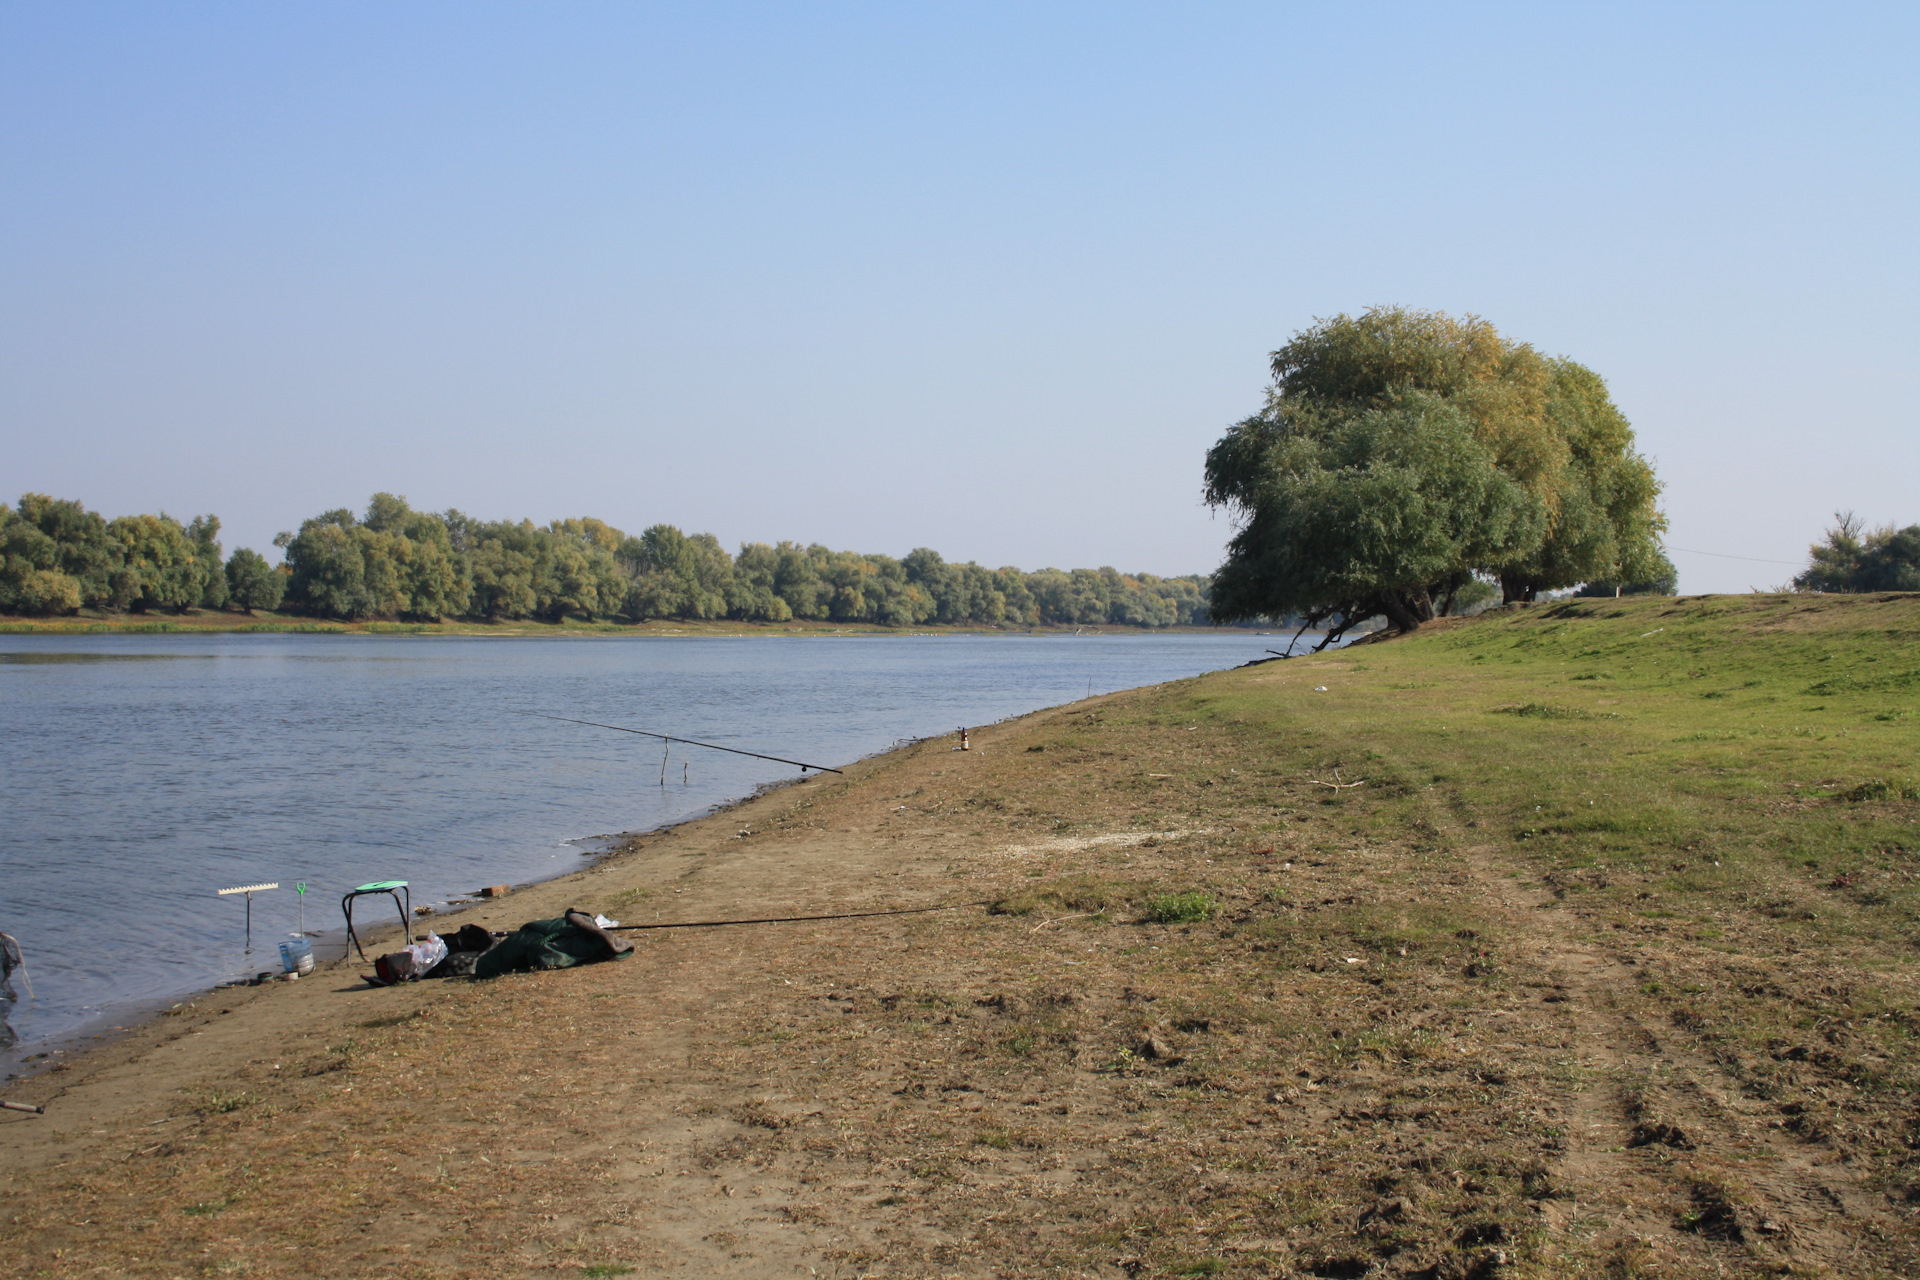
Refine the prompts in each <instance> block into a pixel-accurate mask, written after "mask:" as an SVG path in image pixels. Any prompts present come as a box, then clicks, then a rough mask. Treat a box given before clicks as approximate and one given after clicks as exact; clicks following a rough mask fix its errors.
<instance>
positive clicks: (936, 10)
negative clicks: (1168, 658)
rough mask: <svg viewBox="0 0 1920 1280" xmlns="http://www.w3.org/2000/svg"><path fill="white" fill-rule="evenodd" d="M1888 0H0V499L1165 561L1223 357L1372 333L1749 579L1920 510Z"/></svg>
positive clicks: (1778, 576) (1254, 362) (986, 557)
mask: <svg viewBox="0 0 1920 1280" xmlns="http://www.w3.org/2000/svg"><path fill="white" fill-rule="evenodd" d="M1916 15H1920V10H1916V9H1914V8H1913V7H1912V6H1894V5H1885V6H1871V5H1861V6H1848V5H1834V4H1824V5H1818V6H1814V5H1807V6H1791V7H1789V6H1768V5H1755V4H1742V5H1670V4H1662V5H1646V6H1634V5H1621V4H1608V5H1591V6H1582V5H1552V6H1546V5H1511V6H1477V5H1451V6H1441V5H1427V4H1422V5H1405V6H1399V5H1340V6H1329V5H1282V4H1270V5H1257V6H1256V5H1244V6H1242V5H1203V4H1179V5H1171V4H1170V5H1160V6H1153V5H1116V4H1102V5H1047V6H1038V5H993V4H982V3H968V4H955V5H939V4H892V5H861V4H834V5H826V4H819V5H791V4H788V5H764V6H763V5H744V4H736V5H722V4H700V5H682V6H670V5H637V4H629V5H609V4H584V3H582V4H570V5H533V4H524V5H487V4H475V3H465V4H458V5H438V4H355V3H331V4H325V5H317V4H298V3H289V4H275V5H257V4H234V5H221V4H190V3H180V4H169V5H150V4H146V5H115V4H89V3H61V4H53V3H27V2H16V3H13V4H9V5H6V6H4V7H0V175H3V176H4V181H0V491H4V494H5V495H6V496H12V495H14V494H17V493H19V492H21V491H24V490H29V489H31V490H38V491H48V492H54V493H58V494H61V495H64V496H72V497H79V498H81V499H82V500H84V501H85V502H87V503H88V505H90V506H93V507H95V508H97V509H100V510H103V511H105V512H107V513H108V514H120V513H124V512H130V511H138V510H158V509H165V510H167V511H169V512H171V513H173V514H175V515H178V516H180V517H182V518H185V517H187V516H190V515H193V514H196V513H199V512H202V511H212V512H216V513H218V514H219V515H220V516H221V517H222V518H223V519H224V520H225V522H226V528H227V544H228V546H229V547H230V548H231V547H233V546H238V545H252V546H255V547H260V548H263V549H266V544H267V543H268V542H269V540H270V539H271V538H272V536H273V534H274V533H275V532H277V531H279V530H281V529H287V528H292V527H294V526H295V525H297V523H298V521H299V520H300V518H301V517H303V516H306V515H311V514H313V513H316V512H318V511H320V510H323V509H326V508H329V507H335V506H343V505H344V506H352V507H356V508H358V507H361V506H364V504H365V502H366V499H367V497H368V496H369V495H370V494H371V493H373V492H374V491H376V490H381V489H385V490H391V491H395V492H399V493H404V494H406V495H407V496H408V497H409V498H410V499H411V500H412V501H413V502H414V503H415V505H417V506H423V507H429V508H434V509H441V508H445V507H448V506H459V507H461V508H462V509H464V510H467V511H469V512H470V513H472V514H475V515H480V516H486V517H505V516H512V517H520V516H531V517H532V518H534V519H535V520H539V521H545V520H550V519H554V518H558V517H562V516H569V515H583V514H591V515H598V516H600V517H602V518H604V519H607V520H610V521H612V522H613V523H615V524H618V525H621V526H622V527H625V528H627V529H629V530H634V531H637V530H639V529H641V528H644V527H645V526H646V525H648V524H651V523H654V522H656V521H662V520H664V521H670V522H672V523H675V524H678V525H680V526H682V527H683V528H686V529H688V530H710V531H712V532H714V533H716V534H717V535H719V537H720V538H721V539H722V541H723V542H726V543H727V544H729V545H733V544H736V543H738V542H741V541H745V540H756V541H758V540H767V541H771V540H775V539H780V538H795V539H800V540H803V541H820V542H826V543H829V544H831V545H833V546H836V547H852V548H857V549H861V550H868V551H887V552H891V553H893V554H896V555H898V554H904V553H905V552H906V551H907V550H909V549H911V548H913V547H915V546H921V545H926V546H932V547H935V548H937V549H939V550H940V551H942V552H943V553H945V554H946V555H948V556H949V557H951V558H955V559H978V560H981V561H984V562H987V563H990V564H1005V563H1013V564H1018V565H1021V566H1023V567H1027V568H1034V567H1038V566H1040V565H1043V564H1055V565H1062V566H1070V565H1098V564H1113V565H1116V566H1118V567H1121V568H1123V569H1144V570H1149V571H1153V572H1159V573H1179V572H1191V571H1195V570H1208V569H1211V568H1212V567H1214V566H1215V565H1216V564H1217V563H1218V561H1219V558H1220V553H1221V546H1222V544H1223V543H1224V541H1225V539H1226V537H1227V535H1228V533H1229V529H1228V526H1227V524H1226V522H1225V520H1224V519H1222V518H1219V517H1216V516H1214V515H1212V514H1211V513H1209V512H1208V511H1207V510H1206V508H1205V507H1204V506H1203V505H1202V504H1201V502H1200V498H1199V490H1200V466H1201V460H1202V455H1203V454H1204V452H1205V450H1206V448H1207V446H1208V445H1209V444H1210V443H1211V442H1212V441H1213V440H1214V439H1216V438H1217V437H1218V436H1219V434H1220V432H1221V431H1222V430H1224V429H1225V428H1226V427H1227V426H1228V425H1229V424H1231V423H1232V422H1233V421H1235V420H1236V419H1238V418H1240V417H1242V416H1244V415H1245V414H1246V413H1248V412H1250V411H1252V410H1253V409H1254V408H1256V407H1257V406H1258V404H1259V403H1260V398H1261V392H1262V388H1263V386H1264V385H1265V381H1266V354H1267V352H1269V351H1270V350H1272V349H1273V348H1274V347H1276V346H1278V345H1280V344H1281V343H1282V342H1284V341H1285V340H1286V338H1287V336H1288V335H1289V334H1290V333H1292V332H1294V331H1295V330H1297V329H1299V328H1302V327H1304V326H1306V325H1308V324H1310V323H1311V322H1312V320H1313V319H1314V318H1315V317H1316V316H1326V315H1332V314H1335V313H1337V312H1341V311H1354V310H1358V309H1360V308H1363V307H1366V306H1368V305H1370V304H1375V303H1401V304H1406V305H1410V306H1418V307H1432V308H1438V309H1442V310H1447V311H1453V312H1474V313H1478V314H1480V315H1483V316H1486V317H1487V318H1488V319H1490V320H1492V321H1493V322H1494V323H1495V324H1497V325H1499V326H1500V328H1501V329H1502V330H1503V331H1505V332H1507V333H1509V334H1511V335H1514V336H1517V337H1520V338H1523V339H1527V340H1530V341H1532V342H1534V343H1535V344H1536V345H1537V346H1539V347H1541V348H1542V349H1544V350H1547V351H1549V352H1552V353H1555V354H1565V355H1570V356H1573V357H1574V358H1576V359H1578V360H1581V361H1582V362H1584V363H1586V364H1588V365H1590V366H1591V367H1593V368H1594V369H1596V370H1597V371H1599V372H1600V373H1601V374H1602V375H1603V376H1604V377H1606V378H1607V379H1608V381H1609V383H1610V385H1611V386H1612V388H1613V392H1614V395H1615V398H1616V399H1617V400H1618V402H1619V403H1620V404H1621V406H1622V408H1623V409H1624V410H1625V411H1626V413H1627V415H1628V416H1629V417H1630V418H1631V419H1632V420H1633V422H1634V424H1635V426H1636V429H1637V430H1638V432H1639V437H1640V442H1641V446H1642V448H1643V449H1644V451H1645V452H1647V453H1648V454H1649V455H1650V456H1651V457H1653V459H1654V460H1655V462H1656V465H1657V467H1658V470H1659V472H1660V474H1661V476H1662V478H1663V479H1664V480H1665V482H1666V485H1667V491H1666V495H1665V499H1664V502H1665V506H1666V509H1667V510H1668V512H1669V514H1670V516H1671V518H1672V531H1671V534H1670V542H1671V544H1672V545H1673V547H1674V548H1675V551H1674V559H1675V562H1676V563H1677V564H1678V565H1679V566H1680V569H1681V575H1682V576H1681V581H1682V586H1683V589H1685V590H1688V591H1709V590H1717V591H1726V590H1736V591H1737V590H1745V589H1747V588H1748V587H1750V586H1763V587H1764V586H1768V585H1771V584H1773V583H1777V582H1780V581H1782V580H1784V579H1785V578H1786V577H1788V576H1790V575H1791V573H1792V571H1793V564H1792V563H1778V564H1773V563H1766V562H1767V561H1783V562H1798V561H1799V560H1801V559H1802V557H1803V556H1804V551H1805V547H1806V544H1807V543H1808V542H1809V541H1810V540H1812V539H1814V538H1815V537H1817V536H1818V535H1819V533H1820V531H1821V529H1822V527H1823V526H1824V524H1825V523H1826V522H1827V521H1828V520H1829V518H1830V513H1831V512H1832V511H1833V510H1834V509H1835V508H1837V507H1848V508H1852V509H1854V510H1856V511H1858V512H1859V513H1860V514H1861V515H1862V516H1863V517H1865V518H1866V519H1867V520H1868V521H1870V522H1874V523H1878V522H1882V521H1899V522H1900V523H1902V524H1906V523H1911V522H1915V521H1920V483H1916V481H1920V420H1917V418H1920V414H1917V413H1916V410H1917V409H1920V362H1916V360H1915V357H1914V352H1915V350H1916V348H1917V347H1920V343H1917V342H1916V339H1920V303H1917V302H1916V299H1917V298H1920V288H1916V286H1917V285H1920V279H1917V278H1916V277H1920V272H1917V271H1916V249H1915V241H1916V236H1915V231H1916V228H1920V218H1917V217H1916V214H1917V213H1920V207H1917V206H1920V201H1916V170H1917V168H1920V166H1917V164H1916V153H1915V142H1916V132H1917V130H1916V124H1917V123H1920V118H1917V112H1916V107H1917V105H1920V104H1917V102H1916V98H1917V97H1920V94H1917V92H1916V89H1915V81H1916V79H1920V77H1915V76H1914V74H1913V68H1914V67H1915V66H1916V65H1920V56H1917V55H1920V38H1917V37H1920V17H1917V16H1916ZM1681 549H1685V550H1681ZM1700 552H1718V553H1721V554H1722V555H1739V556H1748V557H1755V558H1757V559H1756V560H1753V561H1745V560H1731V559H1720V558H1715V557H1711V556H1707V555H1702V554H1699V553H1700Z"/></svg>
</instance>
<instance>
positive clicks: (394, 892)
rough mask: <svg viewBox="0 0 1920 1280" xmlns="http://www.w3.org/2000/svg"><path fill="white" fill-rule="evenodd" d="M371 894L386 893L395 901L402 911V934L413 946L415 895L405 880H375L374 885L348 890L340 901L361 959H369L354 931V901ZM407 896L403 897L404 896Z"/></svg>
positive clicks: (364, 885)
mask: <svg viewBox="0 0 1920 1280" xmlns="http://www.w3.org/2000/svg"><path fill="white" fill-rule="evenodd" d="M370 893H384V894H386V895H387V896H388V897H390V898H392V899H393V905H394V906H396V907H398V908H399V909H400V932H402V933H404V934H405V935H406V938H407V945H408V946H412V945H413V893H412V891H411V890H409V889H408V888H407V882H406V881H405V880H375V881H374V882H373V883H372V884H363V885H361V886H359V887H358V888H355V889H349V890H347V896H346V897H344V898H342V899H340V910H341V911H342V912H343V913H344V914H345V915H346V917H347V937H348V938H349V939H351V940H352V942H353V949H354V950H355V951H358V952H359V953H360V958H361V959H362V960H365V959H366V958H367V949H366V948H365V947H363V946H361V945H360V935H359V934H357V933H355V932H354V931H353V900H354V899H355V898H363V897H365V896H366V895H367V894H370ZM403 894H404V895H405V896H404V897H402V895H403Z"/></svg>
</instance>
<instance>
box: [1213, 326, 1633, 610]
mask: <svg viewBox="0 0 1920 1280" xmlns="http://www.w3.org/2000/svg"><path fill="white" fill-rule="evenodd" d="M1273 375H1274V381H1273V385H1272V387H1271V388H1270V390H1269V392H1268V396H1267V404H1266V407H1265V408H1264V409H1263V410H1262V411H1261V412H1260V413H1258V414H1256V415H1254V416H1253V417H1251V418H1248V419H1246V420H1245V421H1243V422H1241V423H1239V424H1238V425H1236V426H1235V427H1233V428H1232V429H1231V430H1229V431H1228V432H1227V434H1226V435H1225V436H1224V437H1223V438H1222V439H1221V440H1220V442H1219V443H1217V444H1216V445H1215V446H1214V447H1213V449H1212V450H1211V451H1210V452H1209V453H1208V456H1207V490H1206V492H1207V498H1208V501H1209V502H1210V503H1212V504H1213V505H1215V506H1222V507H1226V508H1228V509H1229V510H1230V511H1232V512H1233V513H1234V514H1235V516H1236V517H1237V518H1239V520H1240V521H1241V524H1242V527H1241V528H1240V530H1239V532H1238V533H1237V534H1236V536H1235V538H1234V540H1233V542H1232V544H1231V545H1230V548H1229V554H1228V561H1227V563H1226V564H1225V565H1223V566H1222V569H1221V571H1220V573H1219V575H1218V576H1217V577H1216V578H1215V579H1214V581H1213V582H1212V584H1211V586H1212V601H1211V615H1212V616H1213V618H1215V619H1216V620H1221V621H1224V620H1230V619H1247V618H1257V617H1263V616H1264V617H1279V616H1282V615H1286V614H1297V615H1299V616H1301V617H1303V618H1306V619H1309V620H1311V621H1312V622H1313V623H1316V624H1317V623H1320V622H1331V623H1332V624H1333V625H1334V628H1335V629H1334V631H1333V632H1332V634H1334V635H1337V634H1339V632H1340V631H1341V630H1344V629H1345V628H1347V627H1350V626H1352V625H1353V624H1354V623H1356V622H1359V621H1361V620H1362V619H1361V618H1360V617H1355V616H1352V615H1351V614H1350V613H1349V610H1350V609H1356V608H1361V609H1372V610H1373V611H1374V612H1375V613H1376V614H1378V615H1381V616H1385V617H1387V618H1388V619H1389V620H1390V621H1392V622H1393V624H1394V625H1395V626H1398V627H1402V628H1407V627H1413V626H1418V625H1419V624H1420V623H1421V622H1423V621H1425V620H1426V619H1428V618H1430V617H1432V616H1434V614H1435V613H1436V612H1440V611H1444V610H1445V608H1446V607H1447V605H1448V602H1449V600H1450V599H1451V597H1452V596H1453V595H1454V594H1455V593H1456V592H1458V591H1460V590H1462V589H1463V588H1466V587H1467V585H1468V583H1469V582H1470V581H1472V580H1473V578H1474V575H1475V574H1476V573H1480V574H1485V575H1487V576H1489V577H1491V578H1493V579H1495V580H1498V581H1500V582H1501V584H1502V587H1503V590H1504V591H1505V593H1506V595H1507V598H1508V599H1531V598H1533V596H1534V595H1535V594H1536V593H1537V592H1539V591H1541V590H1547V589H1553V588H1557V587H1564V586H1572V585H1575V584H1577V583H1579V582H1582V581H1588V580H1593V579H1597V578H1602V577H1625V576H1632V577H1633V578H1634V579H1636V580H1638V579H1639V578H1641V577H1647V576H1651V575H1653V574H1654V573H1655V572H1657V570H1658V566H1659V563H1660V561H1661V557H1660V553H1659V546H1658V540H1657V539H1658V534H1659V532H1660V531H1661V529H1662V527H1663V521H1662V518H1661V517H1660V515H1659V512H1658V510H1657V508H1656V507H1655V505H1654V504H1655V499H1656V498H1657V496H1658V492H1659V486H1658V484H1657V482H1656V481H1655V479H1654V477H1653V472H1652V470H1651V468H1649V467H1648V466H1647V464H1646V462H1645V460H1644V459H1642V458H1641V457H1639V455H1638V454H1636V453H1634V451H1633V447H1632V446H1633V435H1632V431H1631V428H1630V427H1629V426H1628V425H1627V422H1626V419H1625V418H1624V417H1623V416H1622V415H1621V414H1620V413H1619V411H1618V409H1617V408H1616V407H1615V406H1614V405H1613V404H1612V402H1611V400H1610V399H1609V398H1608V396H1607V393H1606V387H1605V384H1604V383H1603V382H1602V381H1601V380H1600V379H1599V378H1598V377H1597V376H1596V375H1595V374H1593V373H1592V371H1591V370H1588V369H1585V368H1583V367H1581V366H1580V365H1578V364H1575V363H1573V362H1572V361H1569V360H1555V359H1549V358H1546V357H1543V356H1541V355H1540V354H1539V353H1538V352H1536V351H1534V350H1533V348H1532V347H1530V346H1527V345H1526V344H1524V343H1515V342H1510V341H1508V340H1507V339H1505V338H1503V337H1501V335H1500V334H1499V333H1498V332H1497V331H1496V330H1495V329H1494V328H1493V326H1492V325H1490V324H1488V323H1486V322H1485V321H1484V320H1480V319H1478V318H1477V317H1472V316H1469V317H1466V318H1465V319H1455V318H1453V317H1450V316H1446V315H1443V314H1440V313H1437V312H1424V311H1413V310H1408V309H1405V308H1397V307H1385V308H1375V309H1373V310H1370V311H1367V312H1365V313H1364V314H1362V315H1360V316H1358V317H1353V316H1344V315H1343V316H1337V317H1335V318H1333V319H1331V320H1326V321H1322V322H1320V323H1318V324H1316V325H1315V326H1314V327H1313V328H1311V329H1308V330H1306V331H1303V332H1302V333H1299V334H1296V335H1295V336H1294V338H1293V340H1292V341H1291V342H1289V343H1288V344H1287V345H1286V346H1285V347H1282V348H1281V349H1280V350H1279V351H1276V352H1274V353H1273ZM1301 504H1305V505H1301ZM1382 504H1385V505H1382ZM1394 504H1398V505H1397V506H1396V505H1394ZM1289 506H1297V507H1298V509H1297V510H1295V509H1287V508H1288V507H1289ZM1340 519H1348V520H1351V521H1353V522H1354V523H1353V524H1352V527H1351V529H1350V531H1349V532H1348V533H1347V534H1345V535H1342V534H1340V533H1338V531H1337V530H1335V529H1333V528H1332V526H1331V525H1330V524H1329V523H1328V522H1330V521H1336V520H1340ZM1288 539H1296V540H1303V541H1297V542H1296V543H1294V544H1293V545H1284V544H1285V543H1286V540H1288Z"/></svg>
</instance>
